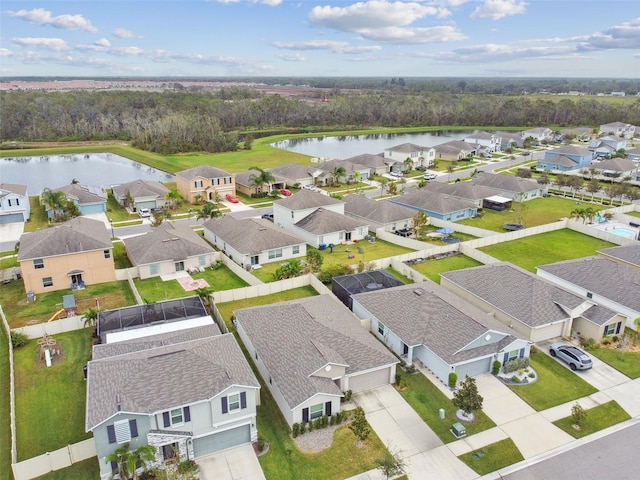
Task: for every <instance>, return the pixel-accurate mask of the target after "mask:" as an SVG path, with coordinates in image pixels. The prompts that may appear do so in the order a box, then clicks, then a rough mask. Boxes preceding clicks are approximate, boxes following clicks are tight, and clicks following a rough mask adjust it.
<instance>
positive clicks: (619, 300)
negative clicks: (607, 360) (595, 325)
mask: <svg viewBox="0 0 640 480" xmlns="http://www.w3.org/2000/svg"><path fill="white" fill-rule="evenodd" d="M633 246H635V247H637V250H636V251H638V249H640V244H638V245H637V246H636V245H633ZM636 254H637V253H636ZM537 274H538V276H539V277H541V278H544V279H545V280H548V281H550V282H553V283H554V284H555V285H558V286H560V287H562V288H564V289H566V290H569V291H571V292H573V293H574V294H576V295H579V296H580V297H582V298H585V299H588V300H590V301H593V302H595V303H597V304H598V305H601V306H603V307H606V308H608V309H610V310H613V311H614V312H617V313H619V314H621V315H624V316H625V317H626V325H627V326H628V327H629V328H632V329H634V330H635V328H636V327H635V325H634V323H633V322H634V320H635V319H636V318H638V317H640V269H639V268H637V267H635V266H632V265H630V264H628V263H622V262H619V261H616V260H614V259H612V258H607V257H604V256H600V255H598V256H592V257H586V258H579V259H576V260H567V261H564V262H557V263H552V264H549V265H541V266H539V267H538V268H537ZM622 330H624V325H623V328H622ZM618 333H620V329H619V328H618V326H615V325H606V326H604V329H603V332H602V334H601V335H600V336H599V337H595V336H592V337H591V338H594V339H598V338H601V337H602V335H614V334H618Z"/></svg>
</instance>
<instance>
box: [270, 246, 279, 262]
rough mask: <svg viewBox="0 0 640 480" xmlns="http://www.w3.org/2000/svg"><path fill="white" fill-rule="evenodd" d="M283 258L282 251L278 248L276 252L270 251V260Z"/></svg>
mask: <svg viewBox="0 0 640 480" xmlns="http://www.w3.org/2000/svg"><path fill="white" fill-rule="evenodd" d="M280 257H282V249H281V248H276V249H274V250H269V259H270V260H273V259H274V258H280Z"/></svg>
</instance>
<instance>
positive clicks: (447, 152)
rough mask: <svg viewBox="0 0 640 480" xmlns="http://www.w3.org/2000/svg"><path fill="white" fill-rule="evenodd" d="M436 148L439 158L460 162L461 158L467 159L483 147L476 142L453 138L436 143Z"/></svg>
mask: <svg viewBox="0 0 640 480" xmlns="http://www.w3.org/2000/svg"><path fill="white" fill-rule="evenodd" d="M434 148H435V151H436V153H435V155H436V158H437V159H438V160H448V161H452V162H459V161H460V160H465V159H468V158H471V157H473V156H475V155H477V154H478V152H479V150H480V149H481V148H482V147H481V146H480V145H477V144H474V143H467V142H463V141H460V140H451V141H449V142H446V143H441V144H440V145H436V146H435V147H434Z"/></svg>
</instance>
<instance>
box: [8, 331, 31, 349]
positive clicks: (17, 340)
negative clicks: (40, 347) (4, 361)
mask: <svg viewBox="0 0 640 480" xmlns="http://www.w3.org/2000/svg"><path fill="white" fill-rule="evenodd" d="M28 340H29V339H28V338H27V336H26V335H25V334H24V333H22V332H11V345H12V346H13V348H20V347H24V346H25V345H26V344H27V341H28Z"/></svg>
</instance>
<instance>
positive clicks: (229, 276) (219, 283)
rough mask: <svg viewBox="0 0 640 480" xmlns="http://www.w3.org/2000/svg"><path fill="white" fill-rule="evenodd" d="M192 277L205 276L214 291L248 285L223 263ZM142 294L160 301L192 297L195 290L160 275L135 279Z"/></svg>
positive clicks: (148, 299)
mask: <svg viewBox="0 0 640 480" xmlns="http://www.w3.org/2000/svg"><path fill="white" fill-rule="evenodd" d="M191 276H192V278H194V279H198V278H203V279H205V280H206V281H207V283H208V284H209V287H211V289H212V290H213V291H216V292H217V291H220V290H233V289H234V288H242V287H246V286H247V282H245V281H244V280H242V279H241V278H240V277H238V276H237V275H236V274H235V273H233V272H232V271H231V270H230V269H229V268H228V267H226V266H224V265H221V266H219V267H218V268H216V269H215V270H211V269H210V268H208V269H206V270H205V271H204V272H198V273H194V274H193V275H191ZM134 282H135V285H136V288H137V289H138V292H139V293H140V296H141V297H142V298H143V299H144V300H145V301H147V302H150V303H151V302H158V301H161V300H170V299H172V298H182V297H191V296H193V295H195V293H194V292H187V291H185V289H184V288H182V285H180V284H179V283H178V281H177V280H168V281H166V282H163V281H162V279H161V278H160V277H152V278H145V279H144V280H140V279H135V280H134Z"/></svg>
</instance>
